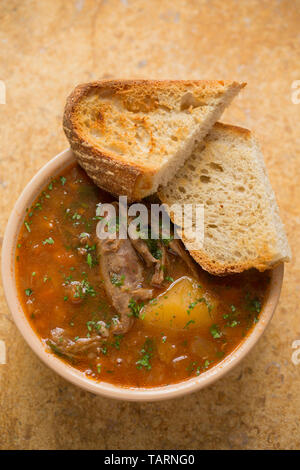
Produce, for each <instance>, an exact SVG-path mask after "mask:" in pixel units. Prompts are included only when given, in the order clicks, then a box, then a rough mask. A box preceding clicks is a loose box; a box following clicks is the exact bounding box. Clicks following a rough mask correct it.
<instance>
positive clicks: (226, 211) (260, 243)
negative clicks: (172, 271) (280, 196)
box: [158, 123, 291, 275]
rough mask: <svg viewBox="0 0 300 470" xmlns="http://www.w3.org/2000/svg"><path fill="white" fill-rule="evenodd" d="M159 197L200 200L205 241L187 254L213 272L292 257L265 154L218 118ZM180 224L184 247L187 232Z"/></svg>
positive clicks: (246, 135) (243, 132)
mask: <svg viewBox="0 0 300 470" xmlns="http://www.w3.org/2000/svg"><path fill="white" fill-rule="evenodd" d="M158 196H159V198H160V200H161V201H162V202H163V203H165V204H168V205H172V204H174V203H181V204H188V203H193V204H203V205H204V242H203V246H202V247H201V248H200V249H197V250H191V251H190V253H191V255H192V256H193V258H194V259H195V260H196V261H197V262H198V263H199V264H200V265H201V266H202V267H203V268H204V269H205V270H207V271H209V272H210V273H212V274H217V275H223V274H227V273H236V272H241V271H244V270H246V269H250V268H257V269H258V270H259V271H264V270H266V269H269V268H272V267H273V266H275V265H277V264H279V263H281V262H283V261H289V260H290V257H291V252H290V248H289V245H288V241H287V238H286V235H285V232H284V227H283V224H282V222H281V219H280V215H279V211H278V207H277V204H276V200H275V196H274V193H273V190H272V188H271V185H270V182H269V179H268V176H267V173H266V168H265V165H264V160H263V156H262V153H261V151H260V149H259V147H258V144H257V142H256V141H255V139H254V138H253V136H252V135H251V132H250V131H248V130H247V129H242V128H240V127H234V126H229V125H225V124H221V123H216V124H215V125H214V127H213V129H212V130H211V131H210V133H209V134H208V136H207V137H206V138H205V139H204V141H203V142H202V143H200V144H198V145H196V146H195V148H194V150H193V152H192V155H191V156H190V157H189V158H188V160H187V161H186V162H185V165H184V166H183V168H182V169H181V170H180V172H179V173H178V174H177V175H176V176H175V177H174V178H173V179H172V180H171V181H170V182H169V184H168V185H167V186H166V187H163V188H160V189H159V191H158ZM169 212H170V211H169ZM170 215H171V218H172V220H173V221H174V214H172V213H171V214H170ZM190 223H191V225H190V227H193V224H194V221H193V220H192V221H190ZM182 229H183V235H182V238H183V241H184V243H185V244H186V246H188V243H189V241H190V240H191V239H192V236H191V233H189V231H188V230H185V228H184V227H182Z"/></svg>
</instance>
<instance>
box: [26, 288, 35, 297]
mask: <svg viewBox="0 0 300 470" xmlns="http://www.w3.org/2000/svg"><path fill="white" fill-rule="evenodd" d="M25 294H26V295H27V296H28V297H29V296H30V295H31V294H33V291H32V290H31V289H25Z"/></svg>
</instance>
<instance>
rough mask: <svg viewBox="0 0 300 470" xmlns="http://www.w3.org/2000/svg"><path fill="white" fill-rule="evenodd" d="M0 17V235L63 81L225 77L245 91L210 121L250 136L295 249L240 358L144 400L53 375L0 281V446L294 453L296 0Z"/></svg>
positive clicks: (56, 128)
mask: <svg viewBox="0 0 300 470" xmlns="http://www.w3.org/2000/svg"><path fill="white" fill-rule="evenodd" d="M0 24H1V28H0V79H1V80H3V81H4V82H5V84H6V91H7V97H6V99H7V104H6V105H2V104H0V129H1V130H0V135H1V145H0V244H1V241H2V238H3V234H4V229H5V225H6V222H7V219H8V216H9V213H10V211H11V209H12V207H13V204H14V202H15V200H16V198H17V197H18V195H19V194H20V191H21V190H22V188H23V187H24V186H25V184H26V183H27V182H28V181H29V180H30V178H31V177H32V176H33V175H34V174H35V173H36V171H37V170H38V169H39V168H40V167H41V166H42V165H44V164H45V163H46V162H47V161H48V160H49V159H50V158H51V157H53V156H54V155H55V154H57V153H58V152H60V151H61V150H63V149H64V148H65V147H67V142H66V139H65V137H64V135H63V132H62V126H61V119H62V111H63V106H64V101H65V98H66V96H67V94H68V93H69V92H70V91H71V90H72V88H73V87H74V86H75V85H76V84H78V83H80V82H84V81H89V80H93V79H97V78H102V77H152V78H218V79H225V78H228V79H236V80H240V81H247V82H248V86H247V87H246V89H245V90H244V91H243V92H242V93H241V95H240V97H238V98H237V99H236V100H235V101H234V103H233V104H232V106H231V107H230V109H228V111H226V113H225V115H224V117H223V120H224V121H225V122H231V123H235V124H238V125H242V126H245V127H249V128H251V129H253V130H254V131H255V133H256V135H257V137H258V139H259V140H260V142H261V145H262V148H263V150H264V154H265V160H266V164H267V167H268V170H269V175H270V179H271V182H272V185H273V187H274V189H275V191H276V195H277V199H278V202H279V206H280V209H281V214H282V218H283V220H284V222H285V224H286V229H287V234H288V237H289V241H290V244H291V247H292V250H293V255H294V257H293V261H292V262H291V263H290V264H289V265H288V266H287V267H286V272H285V280H284V286H283V291H282V295H281V300H280V304H279V306H278V308H277V311H276V314H275V317H274V319H273V321H272V323H271V325H270V327H269V328H268V330H267V332H266V333H265V335H264V336H263V338H262V339H261V340H260V342H259V344H258V345H257V346H256V347H255V348H254V349H253V351H252V352H251V353H250V354H249V355H248V356H247V358H246V359H245V360H244V361H243V362H242V363H241V364H240V365H239V366H238V367H237V368H236V369H235V370H234V371H233V372H231V373H230V374H229V375H228V376H226V377H225V378H223V379H222V380H220V381H219V382H218V383H216V384H214V385H212V386H210V387H209V388H207V389H205V390H203V391H200V392H198V393H195V394H193V395H190V396H186V397H184V398H181V399H176V400H171V401H167V402H161V403H155V404H151V403H145V404H138V403H123V402H117V401H112V400H109V399H104V398H100V397H96V396H93V395H91V394H89V393H87V392H84V391H81V390H79V389H77V388H75V387H74V386H73V385H71V384H69V383H67V382H66V381H64V380H63V379H61V378H60V377H58V376H57V375H56V374H55V373H53V372H52V371H51V370H50V369H48V368H47V367H46V366H44V365H43V364H42V363H41V362H40V361H39V360H38V359H37V357H36V356H35V355H34V354H33V353H32V352H31V350H30V349H29V347H28V346H27V345H26V344H25V342H24V340H23V339H22V337H21V336H20V334H19V332H18V331H17V329H16V327H15V326H14V324H13V322H12V319H11V315H10V312H9V311H8V308H7V306H6V303H5V300H4V296H3V290H2V288H0V340H4V341H5V343H6V350H7V364H6V365H1V364H0V449H5V448H6V449H76V448H78V449H126V448H129V449H185V448H190V449H203V448H207V449H250V448H255V449H283V448H288V449H296V448H299V447H300V420H299V417H300V416H299V414H300V395H299V387H300V365H299V366H296V365H294V364H293V363H292V360H291V355H292V352H293V349H292V342H293V341H294V340H296V339H299V340H300V321H299V308H300V307H299V291H300V287H299V286H300V284H299V283H300V263H299V243H300V178H299V177H300V161H299V157H300V155H299V148H300V135H299V117H300V104H294V103H293V101H292V83H293V81H295V80H300V71H299V53H300V33H299V24H300V2H299V0H290V1H289V0H286V1H283V0H282V1H276V0H268V1H267V0H265V1H262V0H247V1H234V0H228V1H226V2H224V1H221V0H207V1H205V0H199V1H196V0H189V1H183V0H173V1H165V0H151V1H149V0H148V1H146V0H144V1H142V0H122V1H120V0H106V1H105V0H103V1H97V2H96V1H92V0H85V1H84V0H75V1H68V2H66V1H63V0H56V1H55V2H53V1H50V0H44V1H43V2H38V1H34V0H32V1H30V0H25V1H23V2H19V1H17V0H2V1H1V5H0ZM298 96H299V95H298ZM294 101H295V100H294Z"/></svg>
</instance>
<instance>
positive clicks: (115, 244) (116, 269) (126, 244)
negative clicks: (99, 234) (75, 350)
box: [97, 238, 153, 334]
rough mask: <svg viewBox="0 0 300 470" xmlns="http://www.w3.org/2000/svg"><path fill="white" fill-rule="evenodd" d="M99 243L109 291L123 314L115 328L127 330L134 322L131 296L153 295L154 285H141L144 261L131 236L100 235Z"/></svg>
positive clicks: (117, 332) (102, 270)
mask: <svg viewBox="0 0 300 470" xmlns="http://www.w3.org/2000/svg"><path fill="white" fill-rule="evenodd" d="M97 247H98V252H99V254H100V269H101V273H102V279H103V280H104V286H105V290H106V293H107V295H108V296H109V297H110V299H111V302H112V304H113V306H114V308H115V309H116V310H117V312H118V313H119V314H120V320H119V321H118V322H116V323H115V325H114V327H113V332H114V333H115V334H120V333H126V332H127V331H128V330H129V329H130V328H131V326H132V323H133V318H132V316H131V315H132V312H131V310H130V307H129V302H130V300H131V299H133V300H135V301H137V300H141V299H143V300H148V299H151V298H152V297H153V292H152V289H145V288H143V287H142V283H143V280H144V269H143V265H142V262H141V260H140V258H139V257H138V255H137V253H136V251H135V249H134V248H133V246H132V244H131V242H130V240H129V239H126V240H123V239H118V238H116V239H111V238H106V239H98V241H97Z"/></svg>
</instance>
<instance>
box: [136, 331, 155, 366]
mask: <svg viewBox="0 0 300 470" xmlns="http://www.w3.org/2000/svg"><path fill="white" fill-rule="evenodd" d="M140 355H141V356H142V357H141V358H140V359H139V360H138V361H136V367H137V369H142V368H143V367H144V368H145V369H146V370H150V369H151V367H152V366H151V363H150V360H151V358H152V356H153V340H151V339H149V338H147V339H146V341H145V343H144V346H143V348H142V349H141V350H140Z"/></svg>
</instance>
